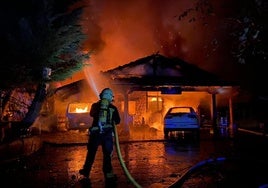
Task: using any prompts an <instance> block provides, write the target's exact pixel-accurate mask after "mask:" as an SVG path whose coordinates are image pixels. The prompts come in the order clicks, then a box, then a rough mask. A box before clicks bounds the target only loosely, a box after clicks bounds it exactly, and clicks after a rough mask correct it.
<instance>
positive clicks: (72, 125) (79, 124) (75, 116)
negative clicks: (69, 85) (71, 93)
mask: <svg viewBox="0 0 268 188" xmlns="http://www.w3.org/2000/svg"><path fill="white" fill-rule="evenodd" d="M90 108H91V103H70V104H68V107H67V112H66V116H67V119H68V123H67V124H68V125H67V128H68V129H88V128H89V127H91V124H92V120H93V119H92V117H90V115H89V111H90Z"/></svg>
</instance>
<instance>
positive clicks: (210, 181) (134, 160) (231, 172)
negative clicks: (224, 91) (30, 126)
mask: <svg viewBox="0 0 268 188" xmlns="http://www.w3.org/2000/svg"><path fill="white" fill-rule="evenodd" d="M267 146H268V144H267V139H266V138H265V137H260V136H255V135H244V134H237V135H236V137H235V138H228V137H220V138H214V137H213V138H212V137H211V136H210V135H209V134H208V133H207V132H203V133H202V134H201V137H200V140H199V141H196V140H193V139H192V138H191V137H184V138H178V137H177V136H176V135H175V136H174V137H171V138H169V139H167V140H154V141H142V140H141V141H138V142H128V143H122V144H120V150H121V153H122V156H123V159H124V161H125V164H126V166H127V168H128V170H129V172H130V174H131V175H132V177H133V178H134V179H135V181H136V182H138V183H139V185H140V186H141V187H170V186H171V185H172V184H174V183H175V182H176V181H177V180H178V179H179V178H181V177H182V176H183V175H184V174H185V173H186V172H187V171H188V170H189V169H191V168H193V167H194V166H197V165H198V164H200V162H204V161H206V160H207V159H224V160H219V161H217V162H210V163H207V165H202V166H200V168H198V169H194V170H193V172H192V173H191V174H190V175H189V176H188V177H187V178H186V179H185V180H184V182H183V185H182V187H200V188H202V187H228V188H229V187H261V186H263V185H265V184H266V183H267V184H268V175H267V174H266V172H265V170H266V169H267V167H268V160H267V159H268V158H267V157H268V156H267V154H266V151H265V149H266V148H267ZM85 155H86V146H85V145H81V146H78V145H77V146H61V147H58V146H53V145H45V147H43V149H42V150H40V151H39V152H37V153H35V154H33V155H32V156H30V157H27V158H21V159H18V160H17V161H13V162H11V163H6V164H2V165H1V166H0V170H1V172H0V175H1V179H0V180H1V184H2V185H3V184H6V186H1V187H28V188H30V187H41V188H42V187H44V188H50V187H51V188H52V187H57V188H58V187H83V185H84V182H83V181H82V177H81V176H80V175H79V174H78V170H79V169H80V168H81V167H82V166H83V162H84V159H85ZM113 157H114V159H113V166H114V172H115V173H116V174H117V176H118V184H117V187H123V188H126V187H134V185H133V184H132V183H131V182H130V181H129V180H128V179H127V178H126V176H125V174H124V171H123V170H122V167H121V165H120V163H119V160H118V156H117V153H116V152H114V155H113ZM101 165H102V153H101V148H99V151H98V153H97V156H96V160H95V163H94V165H93V169H92V172H91V176H90V179H91V185H92V187H96V188H98V187H104V181H103V175H102V170H101V169H102V166H101ZM108 187H109V186H108Z"/></svg>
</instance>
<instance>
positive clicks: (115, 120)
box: [90, 100, 120, 132]
mask: <svg viewBox="0 0 268 188" xmlns="http://www.w3.org/2000/svg"><path fill="white" fill-rule="evenodd" d="M101 102H102V100H99V101H98V102H96V103H93V104H92V106H91V109H90V116H91V117H93V122H92V127H91V129H90V131H91V132H93V131H96V130H99V128H100V122H101V121H103V120H101V119H100V118H101V116H100V112H102V111H105V113H104V114H105V121H104V122H103V124H102V125H101V126H103V131H105V132H107V131H110V130H112V128H113V127H112V126H113V125H117V124H119V123H120V115H119V112H118V109H117V108H116V106H114V105H113V104H112V103H109V104H108V106H107V108H105V109H102V104H101ZM102 119H103V118H102Z"/></svg>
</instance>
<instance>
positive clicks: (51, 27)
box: [0, 0, 89, 126]
mask: <svg viewBox="0 0 268 188" xmlns="http://www.w3.org/2000/svg"><path fill="white" fill-rule="evenodd" d="M79 2H81V1H80V0H25V1H20V0H8V1H4V2H3V3H1V8H0V9H1V10H0V22H1V25H2V27H1V31H0V43H1V45H0V50H1V52H2V53H1V56H0V61H1V65H0V90H1V91H2V93H5V92H4V91H6V90H10V89H13V88H16V87H25V88H26V89H32V88H35V89H36V95H35V98H34V100H33V102H32V105H31V106H30V108H29V109H30V110H29V111H28V114H27V115H26V117H25V119H24V121H23V122H24V123H25V124H26V126H29V125H30V124H31V123H32V122H33V121H34V119H35V117H36V116H37V115H38V112H39V111H40V108H41V105H42V102H43V101H44V99H45V97H46V96H47V85H46V84H47V83H48V82H51V81H58V80H64V79H66V78H68V77H69V76H71V75H72V74H73V73H74V72H76V71H79V70H81V69H82V67H83V66H84V60H85V59H87V58H89V54H88V53H84V52H83V50H82V42H83V41H84V40H85V39H86V35H85V34H84V33H82V29H81V25H80V23H79V21H80V16H81V13H82V11H83V6H82V3H80V4H81V6H80V4H78V3H79ZM77 5H79V6H77ZM47 70H48V72H49V70H51V73H52V74H51V76H49V77H48V75H43V73H45V72H46V71H47Z"/></svg>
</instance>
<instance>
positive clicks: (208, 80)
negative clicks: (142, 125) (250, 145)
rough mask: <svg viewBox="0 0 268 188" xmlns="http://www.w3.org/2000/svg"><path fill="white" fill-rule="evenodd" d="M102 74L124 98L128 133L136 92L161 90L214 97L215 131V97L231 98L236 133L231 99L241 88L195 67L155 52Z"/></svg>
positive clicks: (230, 116) (212, 113) (231, 126)
mask: <svg viewBox="0 0 268 188" xmlns="http://www.w3.org/2000/svg"><path fill="white" fill-rule="evenodd" d="M102 73H103V74H104V75H105V76H106V77H107V78H108V79H109V80H110V82H111V84H112V85H114V86H115V88H120V89H119V91H117V92H120V93H122V95H123V96H124V117H123V120H124V130H125V131H129V126H128V122H127V119H128V118H127V117H128V115H129V112H128V109H129V108H128V104H129V103H128V101H129V99H128V96H129V94H130V93H131V92H133V91H160V92H161V93H165V94H168V93H171V94H180V93H181V92H187V91H196V92H204V91H205V92H207V93H209V94H210V95H211V104H210V106H211V122H212V125H213V128H214V130H215V131H216V129H217V110H216V109H217V102H216V97H217V94H219V93H221V94H222V93H224V94H225V95H226V96H227V97H228V108H229V128H230V130H233V109H232V97H233V96H234V95H235V94H237V89H238V86H237V85H236V84H234V83H231V82H227V81H224V80H221V79H220V78H218V77H217V76H216V75H214V74H212V73H209V72H207V71H205V70H202V69H200V68H198V67H197V66H195V65H193V64H189V63H187V62H185V61H183V60H181V59H179V58H174V57H165V56H163V55H161V54H159V53H156V54H152V55H150V56H147V57H144V58H141V59H138V60H136V61H133V62H130V63H128V64H125V65H123V66H119V67H116V68H114V69H111V70H108V71H105V72H102ZM116 86H120V87H116Z"/></svg>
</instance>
